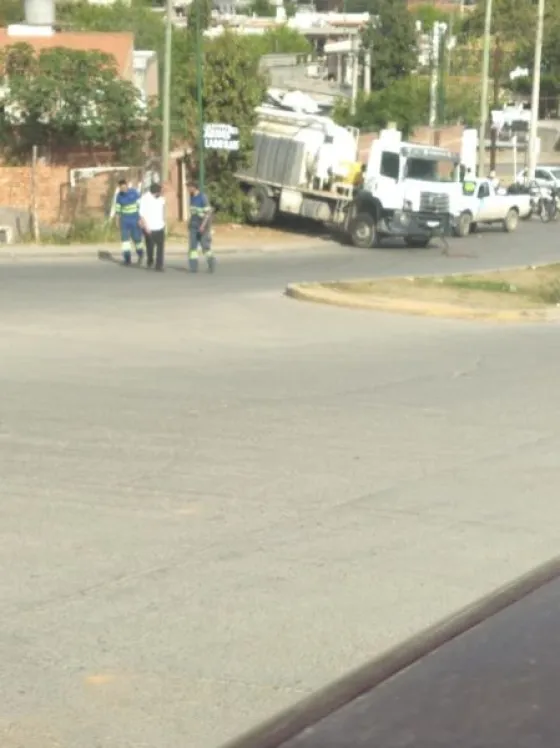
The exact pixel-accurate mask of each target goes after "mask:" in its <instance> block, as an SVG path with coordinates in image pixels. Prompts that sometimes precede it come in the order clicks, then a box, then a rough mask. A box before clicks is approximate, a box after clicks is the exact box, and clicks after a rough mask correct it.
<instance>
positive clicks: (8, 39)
mask: <svg viewBox="0 0 560 748" xmlns="http://www.w3.org/2000/svg"><path fill="white" fill-rule="evenodd" d="M21 43H24V44H29V45H30V46H32V47H33V49H35V50H36V51H42V50H43V49H54V48H55V47H66V48H68V49H73V50H80V51H90V50H91V51H93V50H95V51H98V52H105V53H106V54H109V55H113V57H114V58H115V62H116V65H117V70H118V71H119V73H120V75H121V76H122V77H123V78H125V79H126V80H132V76H133V57H132V53H133V51H134V35H133V34H132V33H129V32H89V31H83V32H82V31H61V32H55V33H53V34H51V35H49V36H47V35H40V36H36V35H34V34H33V33H32V30H30V34H29V35H27V34H26V33H25V30H24V29H22V27H21V26H19V27H18V31H17V33H9V32H8V29H7V28H1V27H0V49H1V48H2V47H7V46H12V45H14V44H21Z"/></svg>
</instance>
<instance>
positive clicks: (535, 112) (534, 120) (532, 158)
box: [528, 0, 544, 179]
mask: <svg viewBox="0 0 560 748" xmlns="http://www.w3.org/2000/svg"><path fill="white" fill-rule="evenodd" d="M543 25H544V0H539V7H538V11H537V36H536V39H535V61H534V65H533V91H532V94H531V125H530V128H529V174H528V176H529V179H534V178H535V169H536V167H537V134H538V125H539V104H540V98H541V58H542V45H543Z"/></svg>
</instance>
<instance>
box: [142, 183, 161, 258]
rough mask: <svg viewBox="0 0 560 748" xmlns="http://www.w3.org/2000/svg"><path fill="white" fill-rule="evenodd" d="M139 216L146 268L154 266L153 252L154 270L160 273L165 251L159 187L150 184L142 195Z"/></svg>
mask: <svg viewBox="0 0 560 748" xmlns="http://www.w3.org/2000/svg"><path fill="white" fill-rule="evenodd" d="M139 214H140V226H141V227H142V230H143V232H144V237H145V240H146V255H147V266H148V267H149V268H151V267H153V266H154V250H155V269H156V270H157V271H159V272H161V271H162V270H163V253H164V249H165V198H164V197H163V195H162V194H161V185H159V184H152V185H151V186H150V189H149V190H148V192H145V193H144V194H143V195H142V197H141V198H140V209H139Z"/></svg>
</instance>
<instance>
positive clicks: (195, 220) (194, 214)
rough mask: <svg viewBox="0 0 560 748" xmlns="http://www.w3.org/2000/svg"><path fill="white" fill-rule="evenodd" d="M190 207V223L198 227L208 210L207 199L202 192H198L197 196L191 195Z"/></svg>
mask: <svg viewBox="0 0 560 748" xmlns="http://www.w3.org/2000/svg"><path fill="white" fill-rule="evenodd" d="M190 207H191V211H190V213H191V215H190V223H192V224H198V225H200V224H201V223H202V221H203V220H204V219H205V217H206V216H207V215H208V212H209V210H210V203H209V202H208V198H207V197H206V195H205V194H204V193H203V192H199V193H198V194H197V195H191V202H190Z"/></svg>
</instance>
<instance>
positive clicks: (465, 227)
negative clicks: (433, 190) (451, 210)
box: [455, 210, 473, 237]
mask: <svg viewBox="0 0 560 748" xmlns="http://www.w3.org/2000/svg"><path fill="white" fill-rule="evenodd" d="M472 219H473V216H472V213H470V212H469V211H468V210H466V211H465V212H464V213H461V215H460V216H459V218H458V219H457V225H456V227H455V234H456V235H457V236H461V237H465V236H468V235H469V234H470V233H471V225H472Z"/></svg>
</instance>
